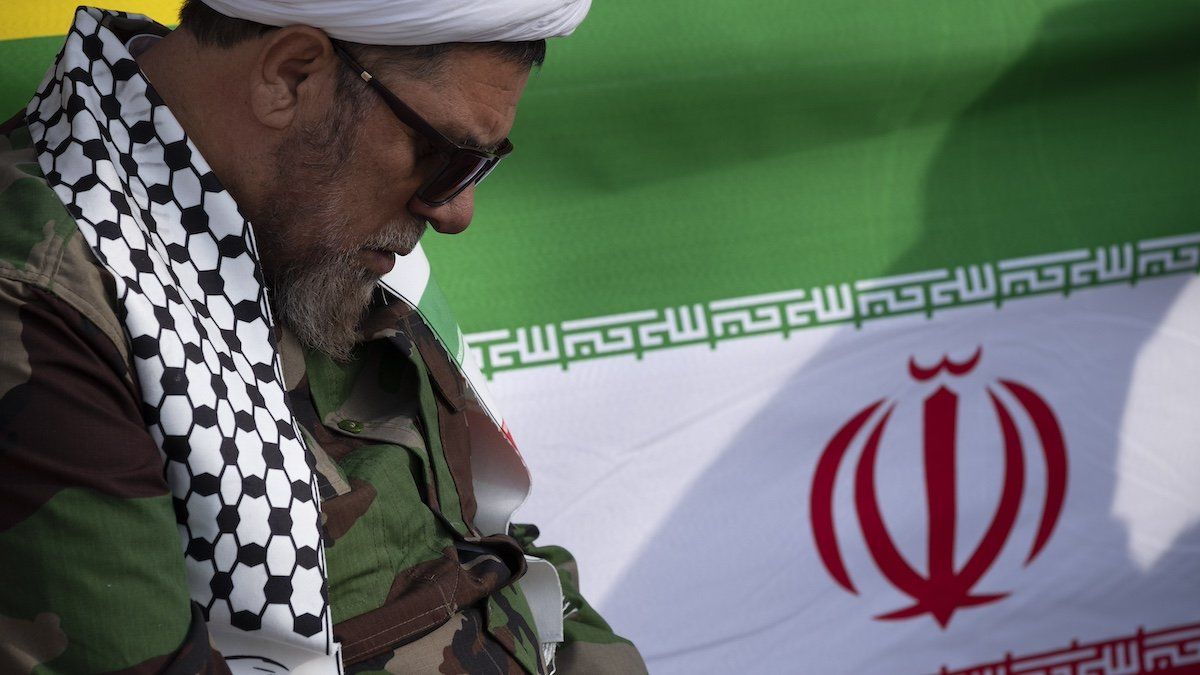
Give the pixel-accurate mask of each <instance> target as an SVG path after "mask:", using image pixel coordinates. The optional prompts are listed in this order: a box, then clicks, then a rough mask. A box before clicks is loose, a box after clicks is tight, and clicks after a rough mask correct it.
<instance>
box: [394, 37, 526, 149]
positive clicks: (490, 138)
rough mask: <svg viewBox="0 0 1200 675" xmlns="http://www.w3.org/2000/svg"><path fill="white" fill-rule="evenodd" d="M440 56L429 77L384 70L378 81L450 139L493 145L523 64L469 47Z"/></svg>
mask: <svg viewBox="0 0 1200 675" xmlns="http://www.w3.org/2000/svg"><path fill="white" fill-rule="evenodd" d="M444 58H445V61H444V62H443V64H442V65H441V67H440V68H439V69H438V72H437V74H436V76H434V77H431V78H428V79H426V78H416V77H412V76H410V75H405V74H404V73H385V74H381V75H380V81H381V82H382V83H383V84H385V85H386V86H388V87H389V88H392V90H393V91H395V92H396V94H397V95H398V96H400V97H401V98H402V99H404V100H405V102H406V103H408V104H409V105H410V106H412V107H413V108H414V109H415V110H416V111H417V112H418V113H420V114H421V115H422V116H423V117H425V119H426V120H427V121H428V122H429V123H430V124H433V125H434V126H435V127H436V128H437V129H438V130H439V131H441V132H442V133H444V134H446V135H447V136H449V137H450V138H451V140H454V141H456V142H458V143H460V144H462V145H466V146H469V147H477V148H480V149H485V150H490V149H492V148H494V146H495V145H497V144H498V143H499V142H500V141H501V140H503V139H504V138H505V137H506V136H507V135H508V132H509V130H510V129H511V128H512V124H513V120H514V119H515V117H516V113H517V103H518V102H519V101H520V98H521V95H522V93H524V90H525V85H526V82H527V81H528V79H529V72H530V69H529V67H528V66H525V65H523V64H520V63H515V62H513V61H512V60H510V59H506V58H504V57H503V56H501V55H498V54H495V53H492V52H488V51H486V50H479V49H471V48H462V49H454V50H451V51H450V52H447V53H446V54H445V55H444Z"/></svg>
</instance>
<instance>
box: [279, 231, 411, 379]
mask: <svg viewBox="0 0 1200 675" xmlns="http://www.w3.org/2000/svg"><path fill="white" fill-rule="evenodd" d="M343 221H344V218H342V219H338V220H334V221H327V222H330V226H327V227H326V228H324V232H323V233H322V237H321V245H320V246H318V247H317V248H316V250H315V251H313V253H312V254H310V255H309V256H306V257H305V258H306V263H304V264H296V265H292V266H289V267H288V268H287V269H284V270H281V271H280V272H279V273H278V274H277V275H275V278H274V279H273V280H272V281H273V283H272V288H273V290H274V306H275V312H276V315H277V319H278V320H279V321H280V322H281V323H282V324H283V325H285V326H287V327H288V328H290V329H291V330H292V332H294V333H295V334H296V337H297V338H298V339H299V340H300V342H301V344H303V345H305V346H306V347H309V348H311V349H315V350H317V351H320V352H322V353H324V354H326V355H327V356H329V357H330V358H332V359H334V360H335V361H341V362H345V361H349V360H350V356H351V354H352V353H353V351H354V346H355V344H356V343H357V342H358V340H359V326H360V324H361V323H362V320H363V317H364V316H365V315H366V311H367V308H368V307H369V306H370V303H371V295H372V293H374V292H375V288H376V286H377V284H378V281H379V279H378V277H376V276H375V275H374V274H373V273H372V272H370V271H369V270H367V269H366V268H365V267H363V266H362V263H361V261H360V260H359V259H358V254H359V251H360V250H361V249H362V248H367V249H381V250H401V251H410V250H412V248H413V247H414V246H416V245H417V242H418V241H419V240H420V238H421V234H423V233H424V230H425V227H424V224H423V223H422V224H420V225H417V224H416V223H413V222H400V221H393V222H391V223H389V224H388V225H387V227H386V228H384V229H383V231H382V232H380V233H379V234H378V235H377V236H375V237H373V238H371V239H370V240H368V241H366V242H364V243H363V244H361V246H359V247H355V248H353V249H350V250H346V249H345V248H344V246H345V243H344V241H341V240H340V239H338V237H339V235H340V234H341V233H342V232H344V231H345V229H344V228H343V227H341V225H342V224H343Z"/></svg>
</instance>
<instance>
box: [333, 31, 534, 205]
mask: <svg viewBox="0 0 1200 675" xmlns="http://www.w3.org/2000/svg"><path fill="white" fill-rule="evenodd" d="M331 43H332V44H333V50H334V51H335V52H337V54H338V56H340V57H342V60H343V61H345V62H346V64H347V65H349V66H350V67H351V68H352V69H354V71H355V72H356V73H358V76H359V77H360V78H362V80H363V81H364V82H366V83H367V84H368V85H370V87H371V88H372V89H374V90H375V91H376V92H378V93H379V95H380V96H382V97H383V102H384V103H386V104H387V107H388V108H390V109H391V111H392V114H394V115H395V116H396V118H397V119H399V120H400V121H401V122H403V123H404V124H405V125H407V126H408V127H409V128H410V129H412V130H413V131H415V132H417V133H419V134H421V135H422V136H424V137H425V139H426V140H428V141H429V142H430V143H432V144H433V145H434V146H435V147H436V148H437V149H438V150H439V151H440V152H441V153H443V154H444V155H445V156H446V161H445V163H444V164H443V165H442V167H441V169H440V170H439V171H438V172H437V173H435V174H434V175H433V178H430V179H429V180H427V181H425V183H424V184H423V185H421V187H420V188H419V189H417V199H420V200H421V201H422V202H425V203H426V204H428V205H429V206H441V205H443V204H445V203H447V202H449V201H450V200H452V199H454V198H455V197H457V196H458V195H459V194H461V193H462V191H463V190H466V189H467V188H468V187H470V186H472V185H476V184H478V183H479V182H480V181H482V180H483V179H484V178H487V175H488V174H489V173H491V172H492V169H495V168H496V165H497V164H499V163H500V160H502V159H504V158H505V157H506V156H507V155H508V154H509V153H511V152H512V150H513V144H512V143H511V142H509V140H508V139H507V138H506V139H504V140H503V141H500V146H499V147H498V148H496V150H495V151H494V152H488V151H486V150H479V149H476V148H468V147H466V146H462V145H459V144H458V143H455V142H454V141H452V140H450V139H449V138H446V136H445V135H444V134H442V132H440V131H438V130H437V129H435V128H433V125H432V124H430V123H429V122H426V121H425V118H423V117H421V116H420V115H418V114H417V111H415V110H413V109H412V108H410V107H408V104H406V103H405V102H404V101H401V100H400V98H399V97H397V96H396V95H395V94H393V93H392V92H391V91H389V90H388V88H387V87H385V86H383V85H382V84H380V82H379V80H376V79H375V76H374V75H372V74H371V73H370V72H368V71H367V69H366V68H363V67H362V66H361V65H360V64H359V63H358V61H356V60H355V59H354V57H353V56H350V53H349V52H347V51H346V50H345V48H343V47H342V46H341V45H339V44H338V43H337V42H336V41H331Z"/></svg>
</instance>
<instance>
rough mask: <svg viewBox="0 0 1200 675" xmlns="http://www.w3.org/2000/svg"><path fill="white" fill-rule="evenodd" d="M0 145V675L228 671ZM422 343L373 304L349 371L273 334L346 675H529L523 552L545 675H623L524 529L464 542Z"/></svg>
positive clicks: (148, 454)
mask: <svg viewBox="0 0 1200 675" xmlns="http://www.w3.org/2000/svg"><path fill="white" fill-rule="evenodd" d="M5 127H6V128H3V129H0V131H2V132H3V135H2V136H0V340H3V344H4V345H5V350H4V352H3V358H0V569H3V570H5V581H6V583H5V585H4V589H3V590H2V591H0V673H22V674H24V673H38V674H43V673H47V674H48V673H71V674H75V673H99V672H119V673H133V674H141V673H210V672H211V673H223V672H229V668H228V666H227V665H226V663H225V662H224V660H223V657H222V656H221V655H220V654H218V653H216V651H215V650H213V649H211V648H210V646H209V640H208V636H207V633H206V629H205V624H204V621H203V617H202V615H201V614H200V613H199V610H198V609H197V608H195V607H193V606H192V605H191V603H190V600H189V596H188V591H187V587H186V580H185V571H184V563H183V558H182V556H181V554H180V550H179V536H178V533H177V525H176V522H177V514H176V513H175V509H174V507H173V505H172V500H171V496H170V492H169V489H168V487H167V484H166V481H165V479H164V476H163V462H162V458H161V456H160V454H159V451H158V449H157V447H156V446H155V444H154V442H153V440H152V439H151V437H150V436H149V434H148V432H147V430H146V426H145V423H144V420H143V418H142V411H141V409H140V403H139V401H140V400H141V398H140V396H139V392H138V391H137V384H136V382H135V380H134V378H133V377H131V372H132V370H133V368H134V365H133V360H132V356H131V353H130V348H129V345H128V342H127V337H126V335H125V332H124V330H123V328H122V324H121V321H120V318H119V316H120V313H119V310H118V308H117V306H116V304H115V300H114V296H113V290H112V282H111V279H109V278H107V274H106V273H105V272H104V271H103V270H102V269H101V268H100V267H99V266H98V264H97V263H96V261H95V259H94V257H93V255H92V254H91V251H90V250H89V248H88V247H87V245H86V244H85V243H84V242H83V241H82V238H81V236H80V235H79V233H78V232H77V231H76V229H75V227H74V223H73V221H72V220H71V218H70V217H69V216H68V214H67V213H66V212H65V211H64V210H63V207H62V206H61V204H60V203H59V201H58V199H57V197H56V196H55V195H54V193H53V192H52V191H50V190H49V189H48V188H47V186H46V184H45V181H44V180H43V179H42V178H41V174H40V170H39V169H38V166H37V163H36V160H35V158H34V154H33V151H32V149H31V148H30V147H29V140H28V133H27V131H26V130H25V129H24V127H23V126H22V125H21V123H20V121H19V120H18V121H17V122H15V123H11V124H8V125H5ZM433 340H434V338H433V336H432V335H431V334H430V332H429V331H428V328H427V327H425V326H424V324H423V323H422V322H421V321H420V319H419V316H418V315H416V314H415V313H414V312H413V311H412V310H410V309H408V308H407V307H406V306H405V305H403V304H402V303H391V304H384V303H382V302H381V303H379V305H378V306H377V307H375V308H374V310H373V312H372V314H371V315H370V317H369V319H368V321H367V322H366V323H365V325H364V329H363V335H362V343H361V345H360V348H359V350H358V352H357V355H356V358H355V359H354V360H353V361H352V362H351V363H349V364H338V363H334V362H332V361H330V360H328V359H326V358H323V357H322V356H320V355H317V354H311V353H310V354H305V353H304V352H303V350H302V349H300V348H299V346H298V345H297V344H296V343H295V341H294V339H291V338H290V337H289V336H287V335H286V334H285V335H283V336H281V344H282V350H283V362H284V368H285V378H286V379H287V386H288V388H289V390H290V398H291V405H292V408H293V411H294V412H295V414H296V417H297V419H298V421H300V423H301V425H302V428H303V429H304V431H305V433H306V435H307V440H308V441H309V445H310V448H311V449H312V451H313V453H314V459H315V464H316V466H317V468H318V470H319V474H320V481H321V489H322V493H323V495H322V496H323V498H324V501H323V504H322V519H323V524H324V533H325V538H326V542H325V543H326V547H327V560H328V569H329V576H330V603H331V607H332V611H333V616H334V620H335V626H334V632H335V635H336V636H337V638H338V639H339V640H340V641H341V642H342V643H343V648H344V652H343V655H344V658H345V662H346V666H347V667H346V669H347V672H349V673H368V672H383V673H401V672H403V673H421V672H431V673H492V672H501V673H509V672H512V673H517V672H528V673H538V672H544V671H545V670H546V668H547V666H546V664H545V663H543V660H542V655H541V650H540V649H539V640H538V637H537V635H536V632H535V630H534V629H533V623H532V619H531V618H530V612H529V608H528V605H527V604H526V602H525V598H524V596H523V595H522V594H521V592H520V590H519V587H518V586H517V585H515V582H516V580H517V579H519V578H520V576H521V575H522V574H523V572H524V570H525V560H524V555H525V553H530V554H533V555H538V556H541V557H545V558H546V559H548V560H550V561H551V562H553V563H555V564H556V565H558V566H559V569H560V577H561V579H562V580H563V585H564V590H565V591H566V594H567V598H568V601H569V605H568V611H569V612H570V613H569V615H568V617H567V620H566V638H567V642H566V643H564V645H562V646H561V647H560V648H559V656H558V660H557V663H558V672H565V673H575V672H578V673H601V672H611V673H638V672H644V666H643V665H642V663H641V659H640V657H638V656H637V652H636V650H634V649H633V647H632V646H631V645H630V644H629V643H628V642H626V641H624V640H622V639H621V638H618V637H616V636H615V635H614V634H613V633H612V631H611V630H610V629H609V627H608V626H607V625H606V624H605V623H604V622H603V620H602V619H600V618H599V617H598V616H597V615H595V613H594V612H593V611H592V610H591V609H590V607H588V605H587V604H586V602H584V601H583V600H582V598H581V597H580V596H579V594H578V590H577V583H576V581H577V579H576V578H575V572H574V562H573V560H571V558H570V556H569V555H567V554H566V553H565V552H564V551H561V549H553V548H539V547H536V546H534V545H533V537H534V536H536V535H535V533H534V531H533V530H532V529H530V528H518V529H517V530H515V531H514V532H513V533H512V534H514V535H515V536H514V537H507V536H486V537H485V536H481V535H480V533H479V532H477V531H476V530H475V529H474V527H473V525H472V516H473V514H474V510H475V503H474V496H473V492H472V488H471V485H472V484H471V475H470V447H469V444H468V442H467V435H466V427H465V424H466V422H465V420H463V419H460V415H459V413H458V407H456V397H457V396H461V393H456V384H455V382H454V381H452V380H453V378H452V376H451V373H452V371H451V369H450V366H449V365H448V364H447V363H444V362H443V360H439V356H438V354H439V352H437V351H436V349H435V345H434V343H433ZM211 554H213V555H219V554H220V553H219V552H211ZM265 554H266V553H265V551H264V552H263V555H264V556H265Z"/></svg>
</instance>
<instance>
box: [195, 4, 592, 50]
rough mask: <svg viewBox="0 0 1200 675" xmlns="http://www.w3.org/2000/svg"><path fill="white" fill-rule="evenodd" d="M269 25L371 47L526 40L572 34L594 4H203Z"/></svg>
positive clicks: (222, 12)
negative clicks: (316, 30) (310, 28)
mask: <svg viewBox="0 0 1200 675" xmlns="http://www.w3.org/2000/svg"><path fill="white" fill-rule="evenodd" d="M203 2H204V4H206V5H208V6H209V7H211V8H213V9H214V10H216V11H218V12H220V13H221V14H224V15H225V16H231V17H234V18H237V19H246V20H249V21H257V22H258V23H263V24H266V25H268V26H291V25H294V24H304V25H308V26H314V27H316V28H320V29H322V30H324V31H325V32H326V33H328V34H329V36H330V37H333V38H337V39H339V40H346V41H348V42H358V43H362V44H368V45H398V46H400V45H403V46H417V45H434V44H441V43H444V42H523V41H526V40H541V39H545V38H551V37H561V36H564V35H570V34H571V32H572V31H574V30H575V27H576V26H578V25H579V24H580V22H582V21H583V17H584V16H586V15H587V12H588V7H589V6H590V5H591V0H203Z"/></svg>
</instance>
